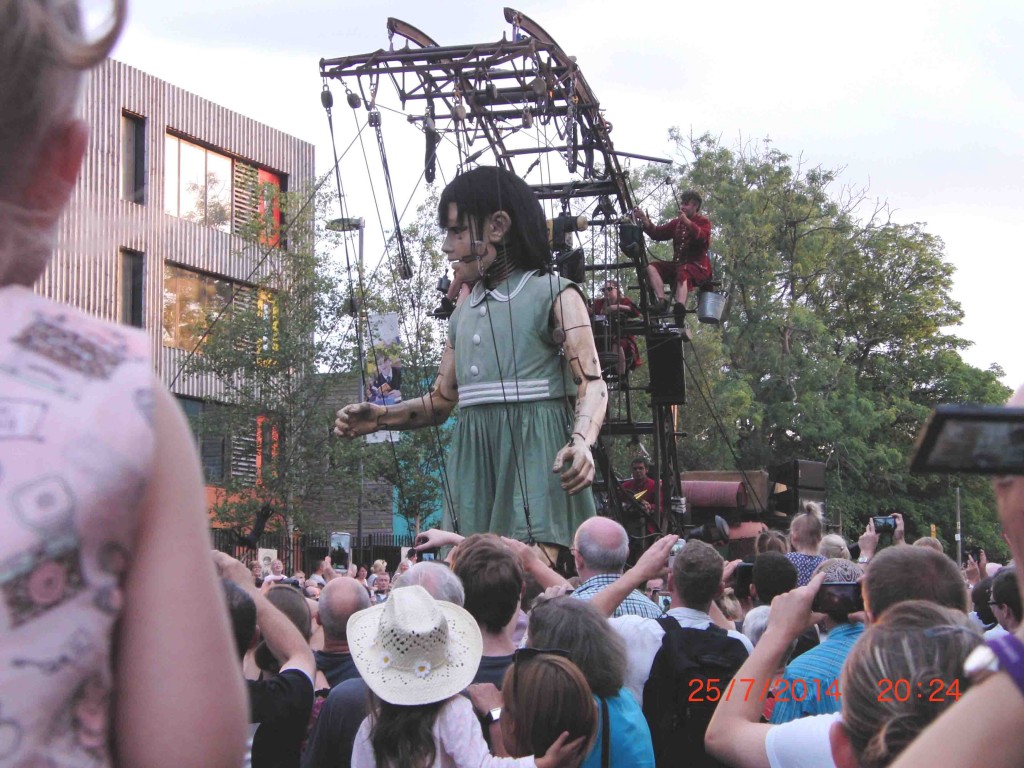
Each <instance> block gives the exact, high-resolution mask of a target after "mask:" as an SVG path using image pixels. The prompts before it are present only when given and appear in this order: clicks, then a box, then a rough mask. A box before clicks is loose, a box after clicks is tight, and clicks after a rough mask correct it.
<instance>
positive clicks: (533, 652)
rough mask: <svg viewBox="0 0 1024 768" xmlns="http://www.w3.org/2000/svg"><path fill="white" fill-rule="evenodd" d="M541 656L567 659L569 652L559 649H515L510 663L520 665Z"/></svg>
mask: <svg viewBox="0 0 1024 768" xmlns="http://www.w3.org/2000/svg"><path fill="white" fill-rule="evenodd" d="M542 655H549V656H561V657H562V658H563V659H568V658H569V652H568V651H563V650H562V649H561V648H516V650H515V653H513V654H512V663H513V664H521V663H523V662H527V661H529V660H530V659H533V658H536V657H537V656H542Z"/></svg>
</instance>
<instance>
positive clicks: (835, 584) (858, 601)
mask: <svg viewBox="0 0 1024 768" xmlns="http://www.w3.org/2000/svg"><path fill="white" fill-rule="evenodd" d="M811 610H812V611H814V612H815V613H828V614H837V615H842V616H849V615H850V614H851V613H856V612H857V611H863V610H864V599H863V597H862V595H861V591H860V583H859V582H856V581H826V582H825V583H824V584H822V585H821V588H820V589H818V594H816V595H815V596H814V602H813V603H811Z"/></svg>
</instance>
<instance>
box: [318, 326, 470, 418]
mask: <svg viewBox="0 0 1024 768" xmlns="http://www.w3.org/2000/svg"><path fill="white" fill-rule="evenodd" d="M458 401H459V394H458V384H457V383H456V381H455V350H453V349H452V346H451V344H448V345H447V346H446V347H445V349H444V353H443V354H442V355H441V363H440V365H439V366H438V370H437V378H436V379H435V380H434V386H433V387H432V388H431V390H430V392H428V393H427V394H426V395H424V396H423V397H417V398H413V399H412V400H403V401H402V402H401V403H398V404H397V405H377V404H376V403H352V404H351V405H346V406H345V407H344V408H342V409H341V410H340V411H338V414H337V419H335V421H334V434H336V435H338V436H339V437H359V436H360V435H368V434H370V433H371V432H376V431H377V430H380V429H395V430H404V429H420V428H421V427H431V426H436V425H437V424H443V423H444V422H445V421H446V420H447V419H448V417H449V416H450V415H451V413H452V410H453V409H454V408H455V405H456V403H458Z"/></svg>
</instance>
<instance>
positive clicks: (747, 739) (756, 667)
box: [704, 573, 825, 768]
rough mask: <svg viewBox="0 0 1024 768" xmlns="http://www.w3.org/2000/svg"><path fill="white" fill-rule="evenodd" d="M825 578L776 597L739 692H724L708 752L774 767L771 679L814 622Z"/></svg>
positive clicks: (743, 766)
mask: <svg viewBox="0 0 1024 768" xmlns="http://www.w3.org/2000/svg"><path fill="white" fill-rule="evenodd" d="M824 580H825V576H824V574H821V573H819V574H817V575H816V576H815V577H814V578H812V579H811V581H810V582H809V583H808V584H807V586H804V587H799V588H798V589H794V590H792V591H790V592H787V593H785V594H783V595H779V596H778V597H776V598H775V599H774V600H772V608H771V613H770V614H769V617H768V629H767V630H765V633H764V635H762V636H761V640H760V641H759V642H758V644H757V645H756V646H755V647H754V652H753V653H751V654H750V656H749V657H748V658H747V660H746V661H745V662H743V666H742V667H740V669H739V671H738V672H737V673H736V675H735V677H734V678H733V679H734V680H735V681H736V683H737V685H738V686H739V688H738V690H737V691H736V692H735V693H734V694H733V695H731V696H723V697H722V698H721V700H720V701H719V702H718V706H717V707H716V708H715V714H714V716H713V717H712V718H711V724H710V725H708V730H707V733H705V735H704V746H705V747H706V748H707V750H708V753H709V754H711V755H713V756H714V757H716V758H718V759H719V760H721V761H722V762H724V763H727V764H729V765H734V766H737V768H769V762H768V750H767V747H766V746H765V742H766V740H767V738H768V731H769V729H771V728H773V727H774V726H771V725H768V724H767V723H762V722H761V712H762V710H763V709H764V700H765V697H766V696H767V695H768V689H769V688H770V686H771V683H772V679H773V678H774V676H775V675H776V673H777V672H778V670H779V669H780V668H781V667H782V666H783V662H785V660H786V654H787V653H789V647H790V644H791V643H792V642H793V641H794V640H795V639H796V638H797V637H799V636H800V633H801V632H803V631H804V630H805V629H806V628H807V627H808V626H810V624H811V603H812V602H813V601H814V596H815V595H816V594H817V592H818V588H819V587H820V586H821V583H822V582H823V581H824Z"/></svg>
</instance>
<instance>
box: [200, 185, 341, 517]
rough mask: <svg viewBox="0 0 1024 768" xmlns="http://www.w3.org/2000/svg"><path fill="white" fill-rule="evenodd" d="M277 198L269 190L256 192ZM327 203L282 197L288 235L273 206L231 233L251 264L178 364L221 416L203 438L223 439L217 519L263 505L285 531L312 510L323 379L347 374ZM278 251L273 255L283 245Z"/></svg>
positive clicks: (207, 421)
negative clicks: (225, 453)
mask: <svg viewBox="0 0 1024 768" xmlns="http://www.w3.org/2000/svg"><path fill="white" fill-rule="evenodd" d="M257 191H258V193H259V196H260V199H263V200H271V199H274V198H277V197H278V190H277V189H276V188H275V187H269V188H265V189H260V190H257ZM331 203H332V201H331V199H330V197H329V196H326V195H320V196H316V197H310V196H308V195H307V194H306V192H304V191H303V192H297V193H291V194H286V195H280V197H279V199H278V203H277V204H278V205H279V209H280V210H281V211H282V212H283V214H284V220H285V221H286V222H289V224H288V225H287V227H286V229H285V230H283V231H281V232H278V230H277V227H276V225H275V223H274V221H273V212H274V210H275V207H274V205H270V204H268V205H264V206H263V211H264V214H263V215H254V216H252V217H251V219H250V221H249V222H248V223H247V225H246V226H245V229H244V231H243V232H240V233H238V234H239V235H240V238H241V241H242V242H243V243H244V245H243V246H242V247H243V250H244V255H245V256H246V257H247V258H248V259H249V261H250V262H251V263H253V264H254V269H253V274H252V276H251V279H250V280H248V281H246V282H245V283H239V284H235V285H234V286H233V289H234V290H233V293H232V298H231V300H230V302H229V303H228V304H227V306H226V307H225V308H224V309H223V310H222V311H220V312H217V313H212V314H210V315H209V316H207V317H205V318H203V319H202V323H201V325H202V328H201V331H202V333H201V336H202V341H201V344H200V346H199V347H198V349H196V350H195V353H194V354H192V355H190V356H189V357H188V359H187V360H186V362H185V363H184V364H183V374H184V375H185V376H194V377H199V378H200V379H201V380H202V381H204V382H205V384H206V388H207V389H208V390H209V391H210V392H211V398H210V399H211V400H213V401H215V402H216V403H218V404H219V407H216V408H208V409H206V410H204V413H203V418H202V423H201V424H199V425H197V426H198V429H200V430H201V431H202V432H203V433H206V434H209V433H211V432H213V433H216V434H223V435H227V436H228V440H229V442H230V445H231V451H230V454H231V464H232V469H231V471H230V472H228V473H226V476H225V478H224V482H223V494H221V495H220V497H219V501H218V503H217V505H216V508H215V509H214V514H215V517H216V518H217V519H218V520H220V521H221V522H225V523H229V524H236V525H237V524H244V523H248V522H250V521H251V520H252V519H253V518H254V516H255V514H256V511H257V510H259V509H260V508H261V507H263V506H264V505H268V504H269V505H270V506H271V508H272V509H273V510H274V511H275V512H277V513H280V514H281V515H283V517H284V518H285V520H286V521H287V524H288V526H289V528H292V527H294V526H303V525H305V524H306V523H307V521H308V505H307V500H308V499H309V498H311V497H314V496H316V495H317V492H318V490H319V487H320V486H321V485H322V484H323V482H324V481H325V475H326V473H325V470H326V469H327V462H328V456H329V454H330V452H331V450H332V449H331V442H330V437H329V431H328V426H327V425H328V424H330V423H331V422H332V421H333V412H332V411H331V409H330V408H329V407H328V406H327V403H328V401H329V397H328V395H329V391H328V387H329V386H330V382H329V381H328V380H326V379H324V378H323V377H318V376H315V375H314V374H315V373H316V372H317V371H319V370H329V369H332V368H344V367H346V366H351V350H350V349H349V348H348V346H347V345H346V344H345V342H344V337H343V333H342V330H343V329H342V327H341V325H342V322H343V320H344V319H345V318H346V316H345V313H344V308H345V296H344V292H343V290H342V289H343V286H344V282H343V281H342V280H341V279H340V275H339V274H338V273H337V270H336V268H335V267H334V266H333V263H332V261H331V259H330V258H328V253H329V250H330V248H331V246H332V245H333V244H334V240H333V239H332V238H333V237H334V234H333V233H329V232H327V231H326V230H325V229H324V227H323V222H324V221H325V219H326V215H325V214H326V210H327V209H328V208H329V206H330V205H331ZM279 240H280V241H281V243H282V245H283V247H276V246H275V247H271V246H269V245H266V244H267V243H275V244H276V243H278V242H279Z"/></svg>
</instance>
